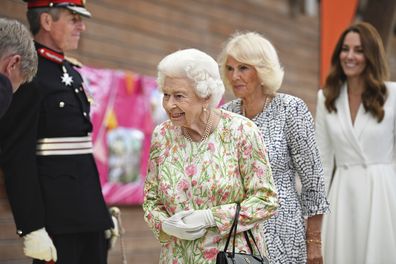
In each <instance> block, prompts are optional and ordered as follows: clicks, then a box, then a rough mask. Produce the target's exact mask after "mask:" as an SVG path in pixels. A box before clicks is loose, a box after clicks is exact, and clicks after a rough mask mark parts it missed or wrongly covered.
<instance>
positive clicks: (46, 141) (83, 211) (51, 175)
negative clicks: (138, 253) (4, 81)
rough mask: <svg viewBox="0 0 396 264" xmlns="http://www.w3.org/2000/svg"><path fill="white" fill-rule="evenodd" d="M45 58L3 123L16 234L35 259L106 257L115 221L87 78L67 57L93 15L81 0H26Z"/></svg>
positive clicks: (71, 262)
mask: <svg viewBox="0 0 396 264" xmlns="http://www.w3.org/2000/svg"><path fill="white" fill-rule="evenodd" d="M24 1H25V2H27V5H28V12H27V16H28V20H29V24H30V29H31V31H32V33H33V35H34V40H35V42H36V43H35V44H36V50H37V53H38V55H39V56H38V57H39V64H38V72H37V75H36V76H35V78H34V79H33V81H32V82H31V83H28V84H26V85H23V86H21V87H20V89H19V90H18V92H17V93H15V95H14V98H13V101H12V103H11V106H10V108H9V110H8V112H7V113H6V115H5V116H4V117H3V119H2V120H1V122H0V144H1V148H2V149H3V153H2V156H1V166H2V168H3V170H4V174H5V185H6V190H7V194H8V198H9V201H10V205H11V209H12V212H13V215H14V219H15V223H16V227H17V233H18V235H20V236H22V237H23V239H24V253H25V255H26V256H29V257H32V258H33V259H34V260H33V263H46V262H45V261H51V260H52V261H55V262H56V263H62V264H77V263H78V264H87V263H94V264H102V263H107V260H106V258H107V245H106V241H105V237H104V236H105V235H104V231H105V230H106V229H109V228H110V227H112V221H111V217H110V215H109V212H108V209H107V207H106V204H105V202H104V199H103V195H102V192H101V186H100V182H99V176H98V171H97V168H96V164H95V160H94V157H93V155H92V141H91V136H90V133H91V131H92V124H91V122H90V118H89V111H90V105H89V102H88V100H87V96H86V94H85V92H84V89H83V80H82V78H81V76H80V74H79V73H78V72H77V71H76V70H75V69H74V66H73V65H72V64H71V63H69V62H68V61H67V60H65V58H64V53H63V52H65V51H68V50H73V49H76V48H77V47H78V42H79V38H80V34H81V33H82V32H83V31H84V30H85V24H84V22H83V21H82V16H84V17H90V16H91V14H90V12H89V11H88V10H87V9H86V8H85V3H84V2H83V1H82V0H68V1H66V0H52V1H47V0H32V1H29V0H24Z"/></svg>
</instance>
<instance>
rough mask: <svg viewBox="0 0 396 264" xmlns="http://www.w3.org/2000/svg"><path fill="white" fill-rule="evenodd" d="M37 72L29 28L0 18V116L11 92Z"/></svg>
mask: <svg viewBox="0 0 396 264" xmlns="http://www.w3.org/2000/svg"><path fill="white" fill-rule="evenodd" d="M36 72H37V53H36V50H35V48H34V44H33V39H32V36H31V34H30V32H29V30H28V29H27V28H26V27H25V26H24V25H23V24H21V23H20V22H18V21H16V20H11V19H7V18H0V118H1V117H2V116H3V114H4V113H5V112H6V110H7V108H8V106H9V105H10V103H11V99H12V93H13V92H16V90H17V89H18V87H19V86H20V85H21V83H23V82H26V81H31V80H32V78H33V76H34V75H35V74H36Z"/></svg>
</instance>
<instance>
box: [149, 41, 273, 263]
mask: <svg viewBox="0 0 396 264" xmlns="http://www.w3.org/2000/svg"><path fill="white" fill-rule="evenodd" d="M158 85H159V87H160V89H161V90H162V92H163V94H164V97H163V107H164V109H165V111H166V113H167V114H168V116H169V120H167V121H165V122H163V123H162V124H160V125H159V126H157V127H156V128H155V130H154V132H153V137H152V143H151V150H150V161H149V170H148V174H147V178H146V182H145V189H144V194H145V197H144V204H143V209H144V212H145V220H146V221H147V223H148V225H149V227H150V228H151V229H152V230H153V232H154V235H155V236H156V238H158V240H159V241H160V243H161V257H160V263H166V264H169V263H180V264H182V263H183V264H185V263H194V264H200V263H215V261H216V255H217V253H218V252H219V251H220V250H223V249H224V244H225V240H226V237H227V235H228V233H229V231H230V228H231V225H232V222H233V219H234V215H235V212H236V208H237V203H240V205H241V212H240V216H239V226H238V227H239V228H238V234H237V239H236V250H237V251H242V250H243V251H245V252H249V249H248V247H247V244H246V241H245V240H244V238H243V234H242V233H241V232H243V231H246V230H251V231H252V233H253V235H254V238H255V240H256V242H257V244H258V249H259V251H260V254H261V255H265V256H266V255H267V248H266V245H265V242H264V237H263V234H262V232H260V230H261V228H262V227H261V225H262V223H263V220H265V219H267V218H269V217H271V216H272V215H273V214H274V213H275V212H276V209H277V207H278V201H277V195H276V191H275V187H274V184H273V180H272V174H271V169H270V166H269V162H268V158H267V153H266V150H265V146H264V143H263V141H262V138H261V136H260V132H259V131H258V128H257V127H256V125H255V124H254V123H253V122H252V121H250V120H248V119H247V118H244V117H242V116H239V115H237V114H233V113H231V112H227V111H225V110H220V109H215V107H216V106H217V104H218V103H219V101H220V99H221V97H222V95H223V93H224V85H223V83H222V81H221V78H220V74H219V70H218V66H217V63H216V62H215V60H213V58H212V57H210V56H209V55H207V54H206V53H204V52H201V51H199V50H196V49H186V50H181V51H177V52H175V53H172V54H170V55H168V56H166V57H165V58H164V59H163V60H162V61H161V62H160V63H159V65H158ZM254 253H255V254H258V252H254Z"/></svg>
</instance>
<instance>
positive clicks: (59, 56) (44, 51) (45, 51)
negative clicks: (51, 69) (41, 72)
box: [35, 42, 65, 64]
mask: <svg viewBox="0 0 396 264" xmlns="http://www.w3.org/2000/svg"><path fill="white" fill-rule="evenodd" d="M35 44H36V49H37V53H38V54H39V55H40V56H41V57H43V58H45V59H47V60H50V61H53V62H55V63H58V64H62V62H63V60H64V59H65V55H64V54H63V52H57V51H54V50H52V49H50V48H48V47H46V46H44V45H42V44H40V43H37V42H36V43H35Z"/></svg>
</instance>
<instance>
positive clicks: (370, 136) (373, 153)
mask: <svg viewBox="0 0 396 264" xmlns="http://www.w3.org/2000/svg"><path fill="white" fill-rule="evenodd" d="M386 85H387V88H388V98H387V100H386V102H385V106H384V108H385V117H384V119H383V120H382V122H381V123H378V122H377V119H376V118H374V117H373V115H372V114H370V113H366V112H365V110H364V107H363V105H360V107H359V110H358V113H357V116H356V119H355V124H354V125H353V124H352V121H351V116H350V110H349V104H348V95H347V87H346V85H343V87H342V88H341V93H340V96H339V98H338V99H337V101H336V108H337V113H334V112H332V113H329V112H328V111H327V109H326V108H325V105H324V101H325V97H324V95H323V93H322V91H321V90H320V91H319V94H318V104H317V113H316V133H317V141H318V145H319V150H320V154H321V158H322V160H323V164H324V167H325V176H326V180H327V181H326V182H327V184H326V185H327V186H330V190H329V193H328V198H329V202H330V213H329V214H327V215H325V216H324V222H323V230H322V240H323V246H324V247H323V250H324V259H325V264H355V263H356V264H391V263H396V162H395V160H396V159H395V156H396V154H395V153H396V150H395V149H396V146H395V145H396V143H395V142H396V113H395V112H396V83H386ZM334 165H335V172H334V176H333V179H332V181H331V184H330V178H331V174H332V169H333V166H334Z"/></svg>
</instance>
